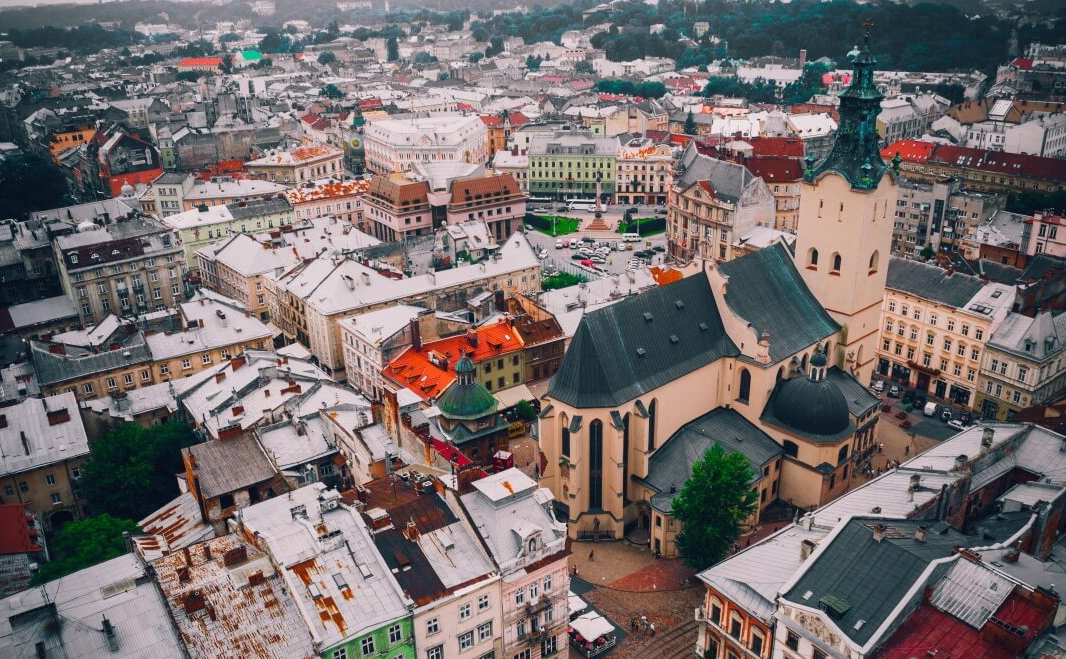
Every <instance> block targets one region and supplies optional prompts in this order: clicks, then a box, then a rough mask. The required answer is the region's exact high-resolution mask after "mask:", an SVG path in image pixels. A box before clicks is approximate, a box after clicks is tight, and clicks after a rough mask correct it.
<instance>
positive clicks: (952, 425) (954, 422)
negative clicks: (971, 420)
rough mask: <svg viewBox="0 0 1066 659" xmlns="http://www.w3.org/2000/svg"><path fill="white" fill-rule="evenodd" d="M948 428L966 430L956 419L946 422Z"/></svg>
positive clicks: (964, 425)
mask: <svg viewBox="0 0 1066 659" xmlns="http://www.w3.org/2000/svg"><path fill="white" fill-rule="evenodd" d="M948 427H949V428H954V429H955V430H966V428H967V425H966V424H965V423H963V422H962V421H959V420H958V419H952V420H951V421H948Z"/></svg>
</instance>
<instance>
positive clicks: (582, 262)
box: [581, 259, 596, 268]
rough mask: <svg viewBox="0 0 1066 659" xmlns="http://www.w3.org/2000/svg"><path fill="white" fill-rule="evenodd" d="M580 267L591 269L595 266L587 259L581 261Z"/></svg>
mask: <svg viewBox="0 0 1066 659" xmlns="http://www.w3.org/2000/svg"><path fill="white" fill-rule="evenodd" d="M581 265H583V266H585V267H586V268H591V267H593V266H595V265H596V264H595V263H593V262H592V261H590V260H589V259H584V260H582V261H581Z"/></svg>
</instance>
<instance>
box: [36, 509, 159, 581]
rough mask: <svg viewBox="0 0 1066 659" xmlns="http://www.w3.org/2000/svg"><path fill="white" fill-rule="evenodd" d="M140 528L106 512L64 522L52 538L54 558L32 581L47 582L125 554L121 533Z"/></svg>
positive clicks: (131, 531) (51, 547) (134, 531)
mask: <svg viewBox="0 0 1066 659" xmlns="http://www.w3.org/2000/svg"><path fill="white" fill-rule="evenodd" d="M137 530H138V529H137V524H136V523H134V522H133V521H131V520H128V519H121V518H117V517H112V516H111V515H108V514H107V513H104V514H103V515H97V516H96V517H89V518H87V519H83V520H78V521H74V522H69V523H67V524H65V525H64V526H63V528H61V529H59V531H58V532H57V533H56V535H55V538H53V539H52V541H51V546H50V549H51V550H52V556H53V560H51V561H49V562H48V563H45V564H44V565H42V566H41V569H40V570H39V571H38V572H37V574H36V575H34V577H33V583H34V584H35V585H36V584H42V583H46V582H48V581H52V580H53V579H58V578H59V577H62V576H65V575H68V574H71V573H72V572H77V571H78V570H81V569H83V568H87V567H89V566H91V565H96V564H97V563H102V562H104V561H106V560H110V559H112V558H115V557H116V556H121V555H122V554H125V553H126V543H125V541H124V539H123V538H122V534H123V532H129V533H136V532H137Z"/></svg>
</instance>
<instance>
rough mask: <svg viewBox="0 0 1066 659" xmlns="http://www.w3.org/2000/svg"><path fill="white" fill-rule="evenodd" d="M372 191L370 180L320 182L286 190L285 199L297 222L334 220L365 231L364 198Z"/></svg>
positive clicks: (322, 180)
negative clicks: (320, 219) (328, 218)
mask: <svg viewBox="0 0 1066 659" xmlns="http://www.w3.org/2000/svg"><path fill="white" fill-rule="evenodd" d="M369 188H370V181H338V180H336V179H332V178H329V179H319V180H317V181H308V182H307V183H304V184H302V185H300V186H297V187H295V188H290V189H289V190H286V191H285V197H286V198H287V199H288V200H289V203H290V204H292V210H293V213H295V214H296V219H297V221H299V220H311V219H315V218H319V217H334V218H337V219H338V220H342V221H344V222H348V223H349V224H352V225H355V226H357V227H359V230H360V231H363V230H364V228H363V225H364V221H363V196H364V195H365V194H366V192H367V190H368V189H369Z"/></svg>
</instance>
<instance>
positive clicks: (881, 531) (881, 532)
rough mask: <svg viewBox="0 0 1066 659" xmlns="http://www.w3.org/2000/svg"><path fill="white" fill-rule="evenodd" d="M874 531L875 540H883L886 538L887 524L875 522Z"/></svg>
mask: <svg viewBox="0 0 1066 659" xmlns="http://www.w3.org/2000/svg"><path fill="white" fill-rule="evenodd" d="M873 531H874V542H881V541H882V540H884V539H885V525H884V524H874V527H873Z"/></svg>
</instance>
